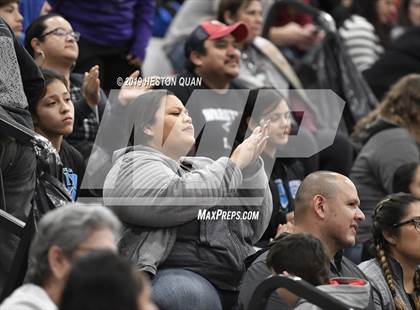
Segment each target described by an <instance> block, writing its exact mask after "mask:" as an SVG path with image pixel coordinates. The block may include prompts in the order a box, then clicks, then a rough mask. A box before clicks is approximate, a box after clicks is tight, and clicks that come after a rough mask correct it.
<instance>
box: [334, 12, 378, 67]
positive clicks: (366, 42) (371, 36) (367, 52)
mask: <svg viewBox="0 0 420 310" xmlns="http://www.w3.org/2000/svg"><path fill="white" fill-rule="evenodd" d="M339 34H340V36H341V38H342V39H343V43H344V47H345V49H346V51H347V53H348V54H349V56H350V58H351V59H352V60H353V62H354V64H355V65H356V67H357V69H358V70H359V71H360V72H361V71H364V70H366V69H368V68H370V67H371V66H372V65H373V63H374V62H376V60H378V58H379V56H380V55H381V54H382V53H383V52H384V49H383V47H382V46H381V44H380V40H379V37H378V36H377V34H376V33H375V28H374V27H373V25H372V24H371V23H370V22H368V21H367V19H366V18H364V17H362V16H359V15H352V16H351V17H350V18H349V19H347V20H346V21H345V22H344V24H343V26H342V27H341V28H340V30H339Z"/></svg>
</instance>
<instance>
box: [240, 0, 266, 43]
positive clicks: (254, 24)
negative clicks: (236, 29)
mask: <svg viewBox="0 0 420 310" xmlns="http://www.w3.org/2000/svg"><path fill="white" fill-rule="evenodd" d="M235 22H244V23H245V24H246V25H247V26H248V30H249V34H248V37H247V38H246V42H247V43H252V42H253V41H254V39H255V38H256V37H257V36H259V35H261V33H262V26H263V17H262V6H261V2H260V1H256V0H255V1H251V2H250V3H249V4H248V5H247V6H246V7H241V8H240V9H239V11H238V14H237V16H236V20H235Z"/></svg>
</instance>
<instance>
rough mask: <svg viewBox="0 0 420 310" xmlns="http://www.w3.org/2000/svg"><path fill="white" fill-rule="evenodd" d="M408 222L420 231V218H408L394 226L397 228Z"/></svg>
mask: <svg viewBox="0 0 420 310" xmlns="http://www.w3.org/2000/svg"><path fill="white" fill-rule="evenodd" d="M407 224H413V225H414V228H415V229H416V230H417V231H418V232H419V233H420V219H411V220H407V221H404V222H401V223H397V224H394V225H392V227H394V228H397V227H401V226H403V225H407Z"/></svg>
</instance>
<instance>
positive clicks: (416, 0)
mask: <svg viewBox="0 0 420 310" xmlns="http://www.w3.org/2000/svg"><path fill="white" fill-rule="evenodd" d="M408 19H409V20H410V22H411V23H412V24H413V26H420V0H411V1H410V4H409V5H408Z"/></svg>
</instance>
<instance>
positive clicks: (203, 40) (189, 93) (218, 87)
mask: <svg viewBox="0 0 420 310" xmlns="http://www.w3.org/2000/svg"><path fill="white" fill-rule="evenodd" d="M247 35H248V29H247V27H246V26H245V24H244V23H236V24H232V25H230V26H227V25H225V24H223V23H221V22H219V21H205V22H202V23H201V24H200V25H199V26H198V27H197V28H196V29H195V30H194V31H193V32H192V33H191V34H190V36H189V37H188V38H187V41H186V43H185V54H186V57H187V62H186V66H185V69H186V73H185V74H182V75H180V76H178V79H177V84H176V85H175V86H170V87H167V89H168V90H170V91H172V92H173V93H174V94H175V95H176V96H177V97H178V98H179V99H181V101H182V102H183V103H184V104H185V105H186V106H187V108H188V110H189V112H190V115H191V117H192V119H193V123H194V127H195V128H196V132H197V133H199V132H200V129H201V128H203V126H205V129H204V132H203V134H201V136H199V137H198V138H197V140H196V153H195V154H196V155H198V156H206V157H210V158H212V159H218V158H219V157H221V156H229V155H230V152H231V150H232V141H234V139H235V134H236V132H237V129H238V127H239V121H240V118H241V115H242V112H243V111H244V107H245V103H246V100H247V97H248V91H247V90H246V89H242V88H246V87H241V86H242V85H238V83H233V82H232V81H233V79H235V78H236V77H237V76H238V74H239V71H240V56H241V55H240V51H239V50H238V49H237V44H240V43H241V42H242V41H243V40H245V38H246V37H247ZM187 79H196V80H197V79H198V81H199V83H190V84H191V85H186V84H187V83H181V82H182V81H187ZM197 84H198V86H197Z"/></svg>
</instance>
